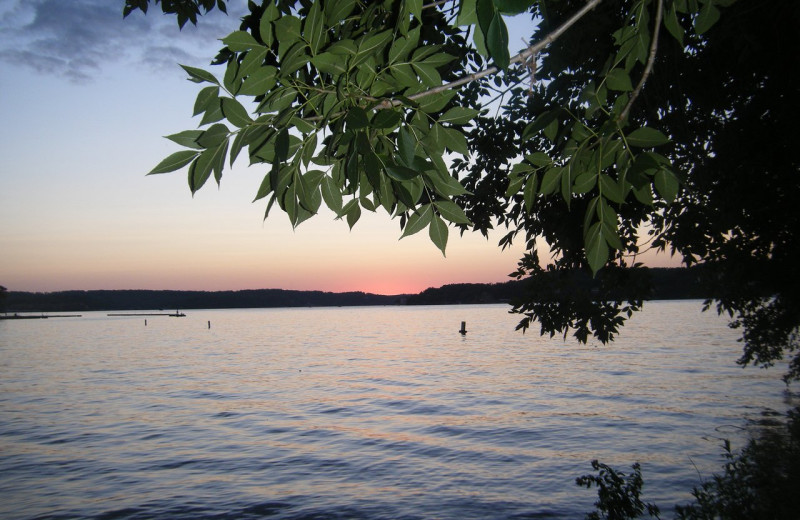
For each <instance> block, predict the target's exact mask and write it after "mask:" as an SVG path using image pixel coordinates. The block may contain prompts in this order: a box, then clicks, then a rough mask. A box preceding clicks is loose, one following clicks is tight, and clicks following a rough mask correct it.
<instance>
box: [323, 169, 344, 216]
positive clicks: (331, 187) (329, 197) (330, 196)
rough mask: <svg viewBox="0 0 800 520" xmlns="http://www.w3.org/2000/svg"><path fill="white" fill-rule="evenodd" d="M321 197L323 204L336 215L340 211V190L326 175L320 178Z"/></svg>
mask: <svg viewBox="0 0 800 520" xmlns="http://www.w3.org/2000/svg"><path fill="white" fill-rule="evenodd" d="M321 188H322V198H323V200H325V204H326V205H327V206H328V207H329V208H330V209H331V210H332V211H333V212H334V213H336V214H337V215H338V214H341V211H342V192H341V190H340V189H339V187H338V186H337V185H336V183H335V182H334V181H333V179H331V178H330V177H328V176H325V177H323V178H322V184H321Z"/></svg>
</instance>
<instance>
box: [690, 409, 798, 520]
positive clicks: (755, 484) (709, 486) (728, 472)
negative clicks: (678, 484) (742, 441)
mask: <svg viewBox="0 0 800 520" xmlns="http://www.w3.org/2000/svg"><path fill="white" fill-rule="evenodd" d="M799 412H800V410H798V409H794V410H792V411H790V412H789V417H788V421H787V422H786V423H785V424H780V425H779V426H777V427H773V428H762V432H761V435H760V436H757V437H753V438H751V439H750V440H749V441H748V443H747V445H746V446H745V447H744V449H742V451H741V452H740V453H734V452H733V451H732V450H731V446H730V442H728V441H727V440H726V441H725V442H724V445H723V448H724V457H725V465H724V469H723V472H722V473H721V474H719V475H715V476H714V477H713V478H712V479H711V480H708V481H706V482H704V483H703V484H702V486H700V487H699V488H695V489H694V491H693V492H692V494H693V495H694V498H695V500H694V502H693V503H690V504H687V505H685V506H679V507H677V508H676V512H677V513H678V518H681V519H691V520H700V519H706V518H726V519H731V520H750V519H753V518H765V519H766V518H769V519H773V520H782V519H786V520H789V519H792V518H797V511H798V510H800V496H798V494H797V489H798V486H800V414H799Z"/></svg>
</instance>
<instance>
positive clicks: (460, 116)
mask: <svg viewBox="0 0 800 520" xmlns="http://www.w3.org/2000/svg"><path fill="white" fill-rule="evenodd" d="M479 113H480V112H479V111H478V110H475V109H474V108H466V107H453V108H451V109H449V110H448V111H447V112H445V113H444V114H442V115H441V116H440V117H439V123H453V124H457V125H463V124H467V123H470V122H471V121H472V120H473V119H475V116H477V115H478V114H479Z"/></svg>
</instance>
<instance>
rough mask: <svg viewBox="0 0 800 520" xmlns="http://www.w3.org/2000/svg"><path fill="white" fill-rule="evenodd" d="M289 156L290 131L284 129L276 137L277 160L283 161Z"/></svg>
mask: <svg viewBox="0 0 800 520" xmlns="http://www.w3.org/2000/svg"><path fill="white" fill-rule="evenodd" d="M288 158H289V131H288V130H287V129H285V128H284V129H283V130H281V131H280V132H279V133H278V136H277V137H276V138H275V160H276V161H278V162H283V161H285V160H286V159H288Z"/></svg>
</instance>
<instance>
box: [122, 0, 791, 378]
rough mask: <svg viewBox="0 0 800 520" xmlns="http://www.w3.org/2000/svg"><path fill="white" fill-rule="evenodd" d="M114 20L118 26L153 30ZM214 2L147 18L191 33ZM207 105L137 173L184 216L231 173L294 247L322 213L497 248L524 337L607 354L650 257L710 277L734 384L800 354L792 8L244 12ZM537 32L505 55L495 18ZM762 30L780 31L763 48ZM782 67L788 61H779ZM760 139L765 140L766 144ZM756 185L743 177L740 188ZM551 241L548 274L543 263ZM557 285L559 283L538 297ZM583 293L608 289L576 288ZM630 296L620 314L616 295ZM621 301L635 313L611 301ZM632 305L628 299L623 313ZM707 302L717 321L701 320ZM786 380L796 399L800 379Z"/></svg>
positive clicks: (257, 8)
mask: <svg viewBox="0 0 800 520" xmlns="http://www.w3.org/2000/svg"><path fill="white" fill-rule="evenodd" d="M147 4H148V2H147V1H146V0H127V1H126V6H125V11H124V13H125V14H126V15H127V14H129V13H130V12H131V11H133V10H136V9H140V10H143V11H144V10H146V7H147ZM224 4H225V2H224V1H222V0H217V2H216V3H215V2H212V1H210V0H202V1H201V0H182V1H176V2H165V1H162V2H161V7H162V10H164V11H165V12H171V13H176V14H177V15H178V22H179V24H180V25H183V23H185V21H186V20H190V21H192V23H195V22H196V20H197V15H198V14H199V13H200V12H201V10H205V11H208V10H210V9H212V8H214V7H217V8H219V9H224ZM249 9H250V13H249V14H248V15H247V16H246V17H244V19H243V21H242V24H241V27H240V29H239V30H237V31H234V32H232V33H231V34H229V35H228V36H226V37H225V38H223V39H222V42H223V44H224V45H225V47H224V48H223V49H222V50H221V51H220V53H219V55H218V56H217V57H216V59H215V62H214V63H215V64H217V65H218V66H220V67H221V68H224V70H220V72H219V73H216V74H215V73H211V72H209V71H207V70H204V69H198V68H193V67H184V70H185V71H186V73H187V74H188V76H189V79H190V80H192V81H195V82H197V83H199V84H202V89H201V90H200V91H199V92H198V96H197V99H196V101H195V103H194V115H195V116H198V117H199V118H200V127H201V129H199V130H188V131H184V132H179V133H177V134H173V135H170V136H168V138H169V139H171V140H172V141H174V142H176V143H177V144H179V145H181V146H183V147H184V148H185V149H184V150H182V151H179V152H176V153H174V154H172V155H171V156H169V157H168V158H166V159H165V160H164V161H162V162H161V163H159V164H158V165H157V166H156V167H155V168H154V169H153V170H152V171H151V173H153V174H157V173H166V172H169V171H175V170H178V169H180V168H184V167H188V168H187V169H188V184H189V188H190V190H191V191H192V192H193V193H194V192H195V191H197V190H198V189H201V188H202V187H203V186H204V185H205V184H206V182H207V181H208V179H210V178H211V177H212V175H213V177H214V179H215V181H216V182H217V183H219V182H220V181H221V177H222V174H223V171H224V170H225V168H226V167H227V166H228V165H229V164H232V163H233V162H234V161H235V160H236V159H237V158H238V157H239V156H240V155H242V156H247V158H248V160H249V162H250V164H251V165H254V166H256V167H260V168H262V169H263V171H264V177H263V181H262V182H261V185H260V187H259V189H258V190H257V193H256V195H255V199H256V200H261V199H264V200H265V201H266V211H265V218H266V215H267V214H269V212H270V211H271V209H273V208H274V207H276V206H277V207H278V208H280V209H281V210H282V211H283V212H285V213H286V214H287V215H288V217H289V220H290V222H291V223H292V225H295V226H296V225H298V224H300V223H302V222H303V221H305V220H306V219H308V218H310V217H312V216H313V215H315V214H316V213H318V212H319V210H320V208H321V207H322V205H323V204H324V205H325V206H327V207H328V208H329V209H330V210H332V211H333V212H334V213H335V215H336V216H337V218H340V219H342V220H345V221H346V222H347V223H348V225H349V226H353V225H354V224H355V223H356V222H357V221H358V220H359V218H360V216H361V214H362V211H364V210H366V211H378V210H382V211H385V212H386V213H387V214H388V215H390V217H392V218H397V219H398V220H399V222H400V227H401V237H405V236H409V235H412V234H415V233H419V232H422V231H425V230H427V232H428V236H429V237H430V239H431V241H432V242H433V243H434V245H435V246H436V247H438V248H439V249H441V251H442V253H444V252H445V250H446V245H447V241H448V239H449V236H450V231H449V226H455V227H457V228H458V229H459V230H460V231H461V232H462V233H463V232H465V231H468V230H471V231H479V232H482V233H484V234H487V233H488V230H489V229H491V228H493V227H497V226H504V227H506V228H507V229H508V233H507V234H506V235H505V236H504V237H503V238H502V240H501V242H500V244H499V245H500V246H501V247H506V246H508V245H510V244H511V243H512V242H513V241H514V240H515V239H517V237H522V238H523V239H524V240H525V244H526V253H525V256H524V257H523V258H522V259H521V261H520V264H519V268H518V270H517V271H516V272H515V273H513V276H515V277H518V278H526V277H530V278H532V279H533V284H532V285H533V286H535V287H536V292H535V293H532V294H531V297H530V298H529V299H528V300H526V301H521V302H518V303H517V305H515V307H514V312H517V313H520V314H521V315H523V318H522V321H521V322H520V328H522V329H523V330H524V329H527V328H528V327H529V326H530V325H531V324H532V323H533V322H534V321H538V322H539V324H540V326H541V332H542V333H543V334H551V335H553V334H555V333H557V332H563V333H564V334H565V335H566V334H567V333H568V331H570V330H573V331H574V333H575V336H576V337H577V338H578V339H579V340H581V341H586V340H587V338H588V337H589V335H590V334H593V335H595V336H596V337H597V338H599V339H600V340H601V341H608V340H611V339H613V337H614V335H615V334H616V333H617V332H618V330H619V327H620V326H621V325H622V324H623V323H624V321H625V319H627V317H629V316H630V314H631V313H632V312H634V311H636V310H638V309H639V308H640V307H641V302H642V299H643V298H644V295H645V294H646V293H645V292H644V291H640V290H639V289H640V288H643V287H645V286H646V281H644V280H643V278H644V275H642V274H641V270H639V271H635V272H634V273H633V274H630V273H628V270H629V268H631V267H639V263H638V262H637V257H638V255H639V254H640V253H641V252H642V248H643V247H644V246H643V244H646V243H647V241H649V246H648V247H654V248H658V249H666V248H667V247H670V248H672V250H673V251H674V252H676V253H678V254H681V255H683V256H684V257H685V258H686V261H687V263H688V264H690V265H691V264H694V263H697V262H705V263H710V264H713V265H714V269H710V270H709V272H711V273H713V276H712V277H709V278H708V279H706V281H705V283H707V284H709V285H711V286H714V287H715V292H716V293H717V294H720V298H719V300H718V304H719V307H718V308H719V310H720V311H724V312H728V313H730V314H731V316H733V317H734V320H735V321H734V325H737V326H741V327H743V330H744V332H743V337H744V340H745V353H744V356H743V357H742V359H741V362H742V363H751V362H752V363H758V364H762V365H769V364H771V363H774V362H775V361H777V360H779V359H781V357H782V356H783V355H784V353H785V352H786V351H787V350H788V351H789V352H791V351H793V350H796V349H797V346H798V343H797V338H798V334H797V332H798V328H797V327H798V324H800V318H798V316H800V312H798V306H799V305H800V304H799V303H798V296H797V295H798V294H800V290H798V289H800V287H799V284H800V282H799V281H798V278H799V277H798V276H797V274H796V273H795V272H794V270H793V269H792V262H793V259H795V258H797V256H798V246H797V242H796V240H795V239H794V238H793V237H794V233H793V232H792V231H791V230H794V229H797V223H798V222H797V221H798V215H797V211H798V210H797V207H798V206H797V205H796V204H792V201H794V200H795V199H796V198H797V195H798V193H797V190H798V186H799V185H798V183H796V182H795V181H794V180H793V179H794V177H795V176H796V174H797V171H798V165H797V160H796V158H795V155H796V154H792V153H790V151H789V150H790V148H789V147H790V146H791V143H792V141H793V137H792V136H794V135H796V131H795V130H794V126H793V125H794V124H795V122H796V121H797V120H798V116H800V114H797V107H798V104H797V103H794V102H793V100H794V99H796V94H797V92H796V91H797V89H796V86H795V83H794V82H793V81H792V80H791V79H790V78H789V74H791V67H788V66H786V63H785V59H784V58H783V57H784V56H786V55H796V54H797V52H796V51H797V50H798V49H797V47H798V43H797V40H796V39H795V38H793V37H792V35H793V27H796V24H797V21H798V4H797V3H786V2H781V1H779V0H754V1H752V2H735V1H734V0H605V1H603V2H601V1H600V0H589V1H587V2H584V1H582V0H561V1H547V0H518V1H517V0H513V1H509V0H447V1H445V2H434V3H430V4H423V2H422V1H421V0H400V1H389V0H384V1H379V2H370V3H360V2H356V1H355V0H337V1H333V0H267V1H264V2H262V3H255V2H250V3H249ZM514 13H527V16H530V17H531V19H532V20H537V21H538V25H536V24H534V23H533V22H532V31H531V33H532V38H531V40H530V44H529V46H528V47H527V48H525V49H524V50H523V51H521V52H520V53H518V54H516V55H514V56H511V55H510V53H509V42H508V31H507V28H506V25H505V21H504V18H503V16H504V15H507V14H514ZM776 24H778V25H779V26H780V29H778V28H776ZM775 49H782V51H781V52H777V51H775ZM765 128H766V129H767V131H765V130H764V129H765ZM753 172H757V174H754V173H753ZM537 239H544V240H545V241H546V242H547V245H548V247H549V249H550V251H549V253H550V259H549V260H544V259H543V258H540V254H539V253H540V252H539V250H538V245H537ZM549 272H555V273H562V274H563V276H545V275H546V274H547V273H549ZM574 272H585V273H590V274H591V275H592V276H597V277H600V278H601V279H602V280H603V283H602V284H601V289H600V290H599V292H597V293H594V294H579V293H578V291H576V290H573V289H571V288H570V285H569V279H570V277H571V276H573V274H571V273H574ZM620 284H623V285H624V289H625V290H624V291H621V292H620V291H618V290H617V289H618V287H619V285H620ZM618 294H625V295H627V296H626V297H625V298H621V297H618V296H615V295H618ZM631 295H633V296H631ZM711 303H712V302H709V304H711ZM797 359H798V358H796V360H795V362H794V364H793V366H792V372H791V373H790V374H789V375H788V376H787V377H800V361H798V360H797Z"/></svg>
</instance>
